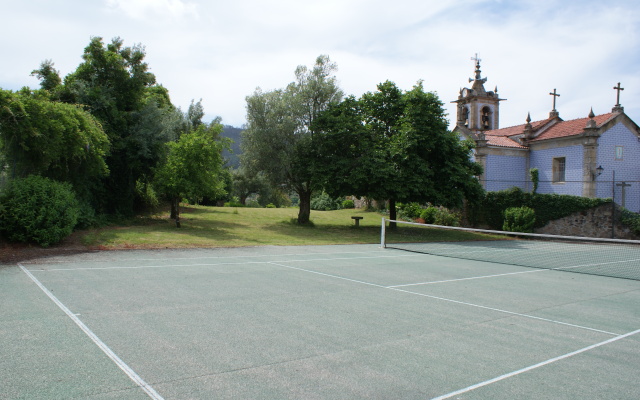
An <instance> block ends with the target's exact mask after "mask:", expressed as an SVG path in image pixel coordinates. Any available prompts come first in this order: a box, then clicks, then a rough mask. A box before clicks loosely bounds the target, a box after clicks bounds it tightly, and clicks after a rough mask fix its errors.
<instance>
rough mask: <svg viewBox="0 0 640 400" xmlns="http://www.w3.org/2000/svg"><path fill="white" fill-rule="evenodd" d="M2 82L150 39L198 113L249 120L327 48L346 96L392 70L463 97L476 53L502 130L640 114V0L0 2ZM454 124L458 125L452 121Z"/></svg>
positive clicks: (164, 77) (151, 55) (156, 66)
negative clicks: (114, 43) (267, 95)
mask: <svg viewBox="0 0 640 400" xmlns="http://www.w3.org/2000/svg"><path fill="white" fill-rule="evenodd" d="M0 10H1V12H2V24H0V50H1V53H0V54H1V58H0V88H2V89H5V90H18V89H20V88H22V87H24V86H29V87H31V88H38V87H39V81H38V80H37V78H35V77H33V76H30V73H31V71H33V70H34V69H37V68H38V67H39V66H40V63H41V62H42V61H44V60H52V61H53V62H54V63H55V68H56V69H57V70H59V71H60V74H61V76H62V77H64V76H66V75H67V74H69V73H72V72H73V71H75V69H76V68H77V66H78V65H79V64H80V63H81V62H82V58H81V57H82V54H83V51H84V48H85V47H86V46H87V45H88V44H89V42H90V40H91V38H92V37H96V36H97V37H102V38H103V39H104V41H105V42H110V41H111V39H113V38H114V37H120V38H122V39H123V40H124V45H125V46H133V45H136V44H141V45H142V46H144V47H145V50H146V58H145V60H146V62H147V63H148V64H149V67H150V71H151V72H153V73H154V74H155V76H156V79H157V82H158V83H160V84H162V85H163V86H164V87H166V88H167V89H168V90H169V93H170V96H171V99H172V102H173V103H174V104H175V105H176V106H179V107H181V108H182V109H183V110H186V109H187V108H188V106H189V104H190V103H191V101H192V100H195V101H198V100H200V99H201V100H202V104H203V106H204V109H205V112H206V115H205V119H208V120H211V119H213V118H214V117H216V116H219V117H221V118H222V122H223V123H224V124H228V125H233V126H237V127H241V126H242V125H243V124H245V122H246V100H245V99H246V97H247V96H249V95H251V94H252V93H254V91H255V90H256V88H258V87H260V88H261V89H262V90H264V91H268V90H274V89H279V88H284V87H285V86H286V85H287V84H288V83H290V82H292V81H294V79H295V76H294V71H295V69H296V67H297V66H298V65H307V66H312V65H313V63H314V62H315V59H316V57H318V56H319V55H328V56H329V57H330V59H331V60H332V61H333V62H335V63H336V64H337V66H338V71H337V72H336V77H337V78H338V81H339V85H340V87H341V88H342V90H343V91H344V92H345V93H346V94H350V95H355V96H356V97H359V96H361V95H362V94H364V93H366V92H371V91H375V89H376V85H377V84H378V83H381V82H384V81H387V80H390V81H392V82H395V83H396V85H397V86H398V87H400V88H401V89H403V90H410V89H411V88H412V87H413V85H415V84H416V82H418V81H419V80H422V81H423V85H424V88H425V90H427V91H433V92H436V93H437V94H438V96H439V97H440V99H441V100H442V101H443V103H444V104H445V108H446V111H447V113H448V118H449V120H450V121H451V123H454V122H455V119H456V115H455V113H456V109H455V104H452V103H451V101H454V100H456V99H457V96H458V93H459V90H460V89H461V88H463V87H470V86H471V84H470V83H469V81H468V79H469V78H470V77H473V76H474V69H475V65H474V61H472V60H471V58H472V57H474V56H475V55H476V54H477V55H478V57H479V58H480V59H481V60H482V61H481V69H482V76H483V77H486V78H487V82H486V84H485V88H486V89H487V90H494V88H495V87H497V88H498V93H499V95H500V97H501V98H504V99H506V100H505V101H503V102H501V103H500V104H501V105H500V127H508V126H513V125H519V124H523V123H525V119H526V117H527V113H531V118H532V119H533V120H534V121H535V120H541V119H545V118H547V116H548V114H549V111H551V109H552V96H550V95H549V93H550V92H553V90H554V89H557V93H559V94H560V97H558V98H557V104H556V109H557V110H558V111H559V113H560V117H561V118H563V119H565V120H570V119H576V118H584V117H586V116H587V115H588V114H589V111H590V109H591V108H593V111H594V112H595V113H596V114H604V113H608V112H610V111H611V108H612V107H613V106H614V105H615V104H616V93H617V92H616V91H615V90H614V89H613V87H614V86H616V85H617V83H618V82H620V83H621V85H622V87H623V88H624V89H625V90H624V91H622V92H621V94H620V103H621V105H622V106H623V107H624V110H625V113H626V114H627V115H628V116H629V117H631V119H633V120H634V121H635V122H636V123H638V124H640V7H638V4H637V0H609V1H601V0H570V1H569V0H566V1H561V0H518V1H508V0H446V1H444V0H394V1H389V0H384V1H382V0H368V1H365V0H322V1H317V0H233V1H229V0H225V1H222V0H209V1H207V0H21V1H16V0H0ZM452 127H453V126H452Z"/></svg>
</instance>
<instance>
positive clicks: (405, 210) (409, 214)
mask: <svg viewBox="0 0 640 400" xmlns="http://www.w3.org/2000/svg"><path fill="white" fill-rule="evenodd" d="M396 210H397V211H398V218H400V219H405V220H409V221H415V220H416V219H418V218H420V214H422V210H423V208H422V206H421V205H420V204H418V203H398V204H396Z"/></svg>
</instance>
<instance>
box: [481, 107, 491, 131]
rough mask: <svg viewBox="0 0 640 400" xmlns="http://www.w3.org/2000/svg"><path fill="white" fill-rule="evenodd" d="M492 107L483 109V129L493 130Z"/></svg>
mask: <svg viewBox="0 0 640 400" xmlns="http://www.w3.org/2000/svg"><path fill="white" fill-rule="evenodd" d="M492 114H493V112H492V111H491V107H482V129H493V118H492Z"/></svg>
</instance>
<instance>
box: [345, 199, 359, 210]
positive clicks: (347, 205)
mask: <svg viewBox="0 0 640 400" xmlns="http://www.w3.org/2000/svg"><path fill="white" fill-rule="evenodd" d="M342 208H344V209H348V208H356V205H355V204H354V203H353V200H351V199H349V200H345V201H343V202H342Z"/></svg>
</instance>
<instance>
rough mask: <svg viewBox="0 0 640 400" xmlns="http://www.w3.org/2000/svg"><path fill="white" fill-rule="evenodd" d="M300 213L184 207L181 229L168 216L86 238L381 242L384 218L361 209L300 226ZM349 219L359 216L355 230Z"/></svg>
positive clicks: (188, 242)
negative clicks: (298, 217)
mask: <svg viewBox="0 0 640 400" xmlns="http://www.w3.org/2000/svg"><path fill="white" fill-rule="evenodd" d="M297 215H298V209H297V208H231V207H204V206H187V207H183V208H181V213H180V222H181V228H176V226H175V223H174V221H173V220H170V219H168V215H167V214H165V215H161V216H157V217H156V218H152V219H147V220H144V222H142V223H140V224H135V225H130V226H125V227H109V228H101V229H95V230H88V231H86V232H84V233H82V236H83V238H82V242H83V243H84V244H85V245H89V246H93V247H99V248H164V247H170V248H181V247H241V246H264V245H312V244H352V243H379V242H380V223H381V219H382V214H379V213H376V212H367V211H363V210H353V209H352V210H337V211H311V221H312V222H313V226H299V225H298V224H297V223H296V218H297ZM351 216H361V217H363V219H362V220H360V227H359V228H355V226H354V221H353V220H352V219H351Z"/></svg>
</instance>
